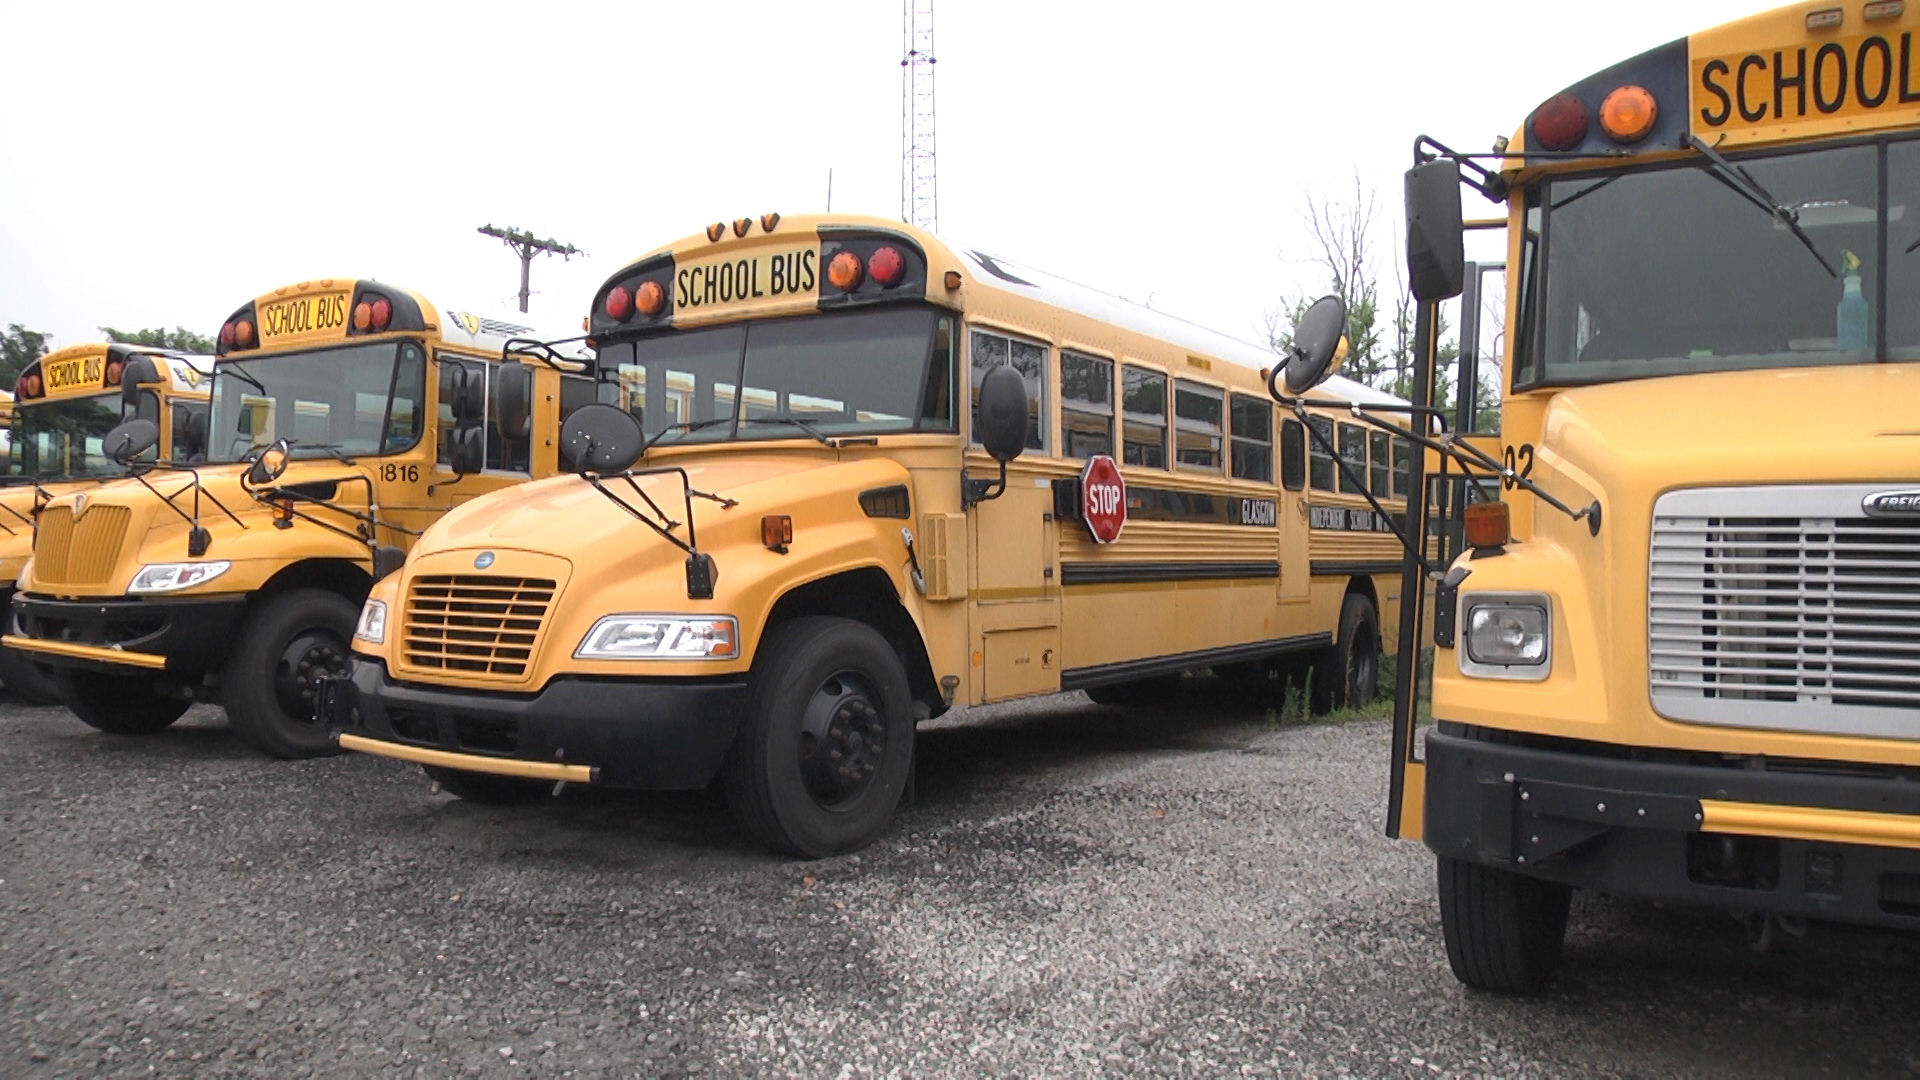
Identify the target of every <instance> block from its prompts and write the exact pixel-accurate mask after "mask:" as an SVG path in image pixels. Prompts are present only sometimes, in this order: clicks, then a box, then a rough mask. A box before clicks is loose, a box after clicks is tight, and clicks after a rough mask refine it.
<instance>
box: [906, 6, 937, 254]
mask: <svg viewBox="0 0 1920 1080" xmlns="http://www.w3.org/2000/svg"><path fill="white" fill-rule="evenodd" d="M901 7H902V9H903V13H904V19H903V20H902V21H903V22H904V24H905V26H904V31H903V34H902V36H903V37H904V39H905V40H904V42H903V44H902V47H903V48H904V49H905V50H906V55H905V56H904V57H902V58H901V60H900V99H901V100H900V105H901V115H900V220H902V221H905V222H907V223H908V224H910V225H918V226H920V227H921V228H923V229H926V230H928V231H929V232H933V231H937V230H938V229H939V228H940V182H939V179H938V178H937V176H936V175H935V162H934V156H933V64H934V59H933V0H904V2H903V3H902V5H901Z"/></svg>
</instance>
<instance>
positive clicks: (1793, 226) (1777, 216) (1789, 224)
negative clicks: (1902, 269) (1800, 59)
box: [1687, 132, 1912, 278]
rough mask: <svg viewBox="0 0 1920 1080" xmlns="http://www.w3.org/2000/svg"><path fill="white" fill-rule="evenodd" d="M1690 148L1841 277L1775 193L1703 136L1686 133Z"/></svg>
mask: <svg viewBox="0 0 1920 1080" xmlns="http://www.w3.org/2000/svg"><path fill="white" fill-rule="evenodd" d="M1687 145H1688V146H1690V147H1692V148H1693V149H1695V150H1698V151H1700V153H1701V155H1702V156H1703V157H1705V158H1706V159H1707V161H1708V162H1710V163H1711V165H1712V168H1710V169H1709V170H1708V173H1709V175H1711V176H1712V177H1713V178H1714V179H1716V180H1718V181H1720V182H1721V183H1723V184H1725V185H1727V187H1729V188H1731V189H1732V190H1733V193H1734V194H1735V195H1738V196H1740V197H1741V198H1743V199H1745V200H1747V201H1748V202H1750V203H1752V204H1753V205H1755V206H1757V207H1759V208H1760V209H1762V210H1765V211H1766V212H1767V214H1768V216H1770V217H1772V218H1773V220H1775V221H1777V222H1779V223H1780V224H1781V225H1784V226H1785V227H1786V229H1787V231H1788V232H1791V233H1792V234H1793V236H1794V239H1796V240H1798V241H1800V243H1801V244H1803V245H1805V246H1806V249H1807V251H1809V252H1811V253H1812V255H1813V257H1814V258H1816V259H1818V260H1820V266H1821V268H1822V269H1824V270H1826V272H1827V276H1828V277H1834V278H1837V277H1839V276H1840V271H1838V270H1835V269H1834V268H1833V264H1832V263H1830V262H1828V261H1827V257H1826V256H1825V255H1822V254H1820V248H1819V246H1818V245H1816V244H1815V243H1814V242H1813V237H1811V236H1808V235H1807V230H1805V229H1803V228H1801V227H1800V215H1799V214H1798V213H1796V212H1794V211H1793V209H1791V208H1790V207H1786V206H1782V205H1780V200H1778V199H1776V198H1774V197H1773V193H1772V192H1769V191H1768V190H1767V189H1766V188H1765V187H1763V186H1762V185H1761V183H1760V181H1758V180H1755V179H1754V178H1753V174H1752V173H1750V172H1748V171H1747V170H1745V169H1743V168H1741V167H1740V166H1738V165H1735V164H1734V163H1733V162H1731V161H1728V160H1727V159H1726V158H1724V157H1721V156H1720V151H1718V150H1715V149H1714V148H1713V147H1711V146H1708V145H1707V144H1706V143H1705V142H1704V141H1702V140H1701V138H1700V136H1698V135H1695V134H1693V133H1692V132H1688V133H1687ZM1908 250H1912V249H1911V248H1909V249H1908Z"/></svg>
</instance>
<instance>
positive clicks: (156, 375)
mask: <svg viewBox="0 0 1920 1080" xmlns="http://www.w3.org/2000/svg"><path fill="white" fill-rule="evenodd" d="M159 381H160V365H158V364H156V363H154V362H153V357H151V356H136V357H133V358H132V359H130V360H128V361H127V362H126V364H125V365H124V366H122V367H121V368H120V415H122V416H131V415H132V414H133V413H134V412H135V411H136V410H137V409H139V407H140V387H141V386H143V385H147V386H151V385H152V384H154V383H157V382H159Z"/></svg>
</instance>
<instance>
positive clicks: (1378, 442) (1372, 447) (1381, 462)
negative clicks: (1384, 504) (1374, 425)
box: [1367, 431, 1392, 499]
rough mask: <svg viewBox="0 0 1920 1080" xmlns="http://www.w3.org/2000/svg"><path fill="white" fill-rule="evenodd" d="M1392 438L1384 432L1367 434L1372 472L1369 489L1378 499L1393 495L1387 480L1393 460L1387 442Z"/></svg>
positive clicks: (1370, 473)
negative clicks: (1389, 463) (1390, 462)
mask: <svg viewBox="0 0 1920 1080" xmlns="http://www.w3.org/2000/svg"><path fill="white" fill-rule="evenodd" d="M1390 437H1391V436H1389V435H1388V434H1387V433H1386V432H1384V431H1369V432H1367V449H1368V451H1369V454H1368V461H1369V468H1371V470H1372V471H1371V472H1369V473H1368V474H1367V479H1368V487H1370V488H1371V489H1372V490H1373V494H1374V496H1375V497H1376V498H1381V499H1384V498H1387V497H1388V496H1389V495H1390V494H1391V493H1392V492H1391V484H1390V481H1389V480H1388V478H1387V473H1388V472H1389V471H1390V470H1389V468H1388V462H1389V461H1390V460H1391V458H1390V457H1389V454H1390V451H1389V450H1388V449H1387V440H1388V439H1389V438H1390Z"/></svg>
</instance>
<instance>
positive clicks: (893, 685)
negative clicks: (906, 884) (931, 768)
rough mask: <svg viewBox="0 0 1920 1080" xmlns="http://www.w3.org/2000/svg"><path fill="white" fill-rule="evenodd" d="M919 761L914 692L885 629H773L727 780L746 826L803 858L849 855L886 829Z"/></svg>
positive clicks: (807, 622)
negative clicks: (882, 631)
mask: <svg viewBox="0 0 1920 1080" xmlns="http://www.w3.org/2000/svg"><path fill="white" fill-rule="evenodd" d="M912 768H913V692H912V689H911V688H910V686H909V684H908V681H907V668H906V665H905V664H903V663H902V662H901V660H900V654H899V653H897V652H895V651H894V649H893V646H892V645H890V644H888V643H887V639H886V638H883V637H881V636H880V634H879V633H878V632H877V631H875V630H874V629H873V628H872V627H869V626H867V625H866V624H864V623H859V622H855V621H853V620H851V619H842V618H829V617H808V618H802V619H794V620H793V621H791V622H787V623H783V624H781V625H779V626H776V627H775V628H773V630H771V631H770V632H769V633H768V634H767V636H766V639H765V640H764V641H762V643H761V645H760V653H759V656H758V657H756V658H755V660H754V664H753V674H752V675H751V676H750V679H749V690H748V697H747V710H746V717H745V720H744V722H743V723H742V724H741V727H740V732H739V734H738V735H737V736H736V737H735V739H734V745H733V749H732V752H731V753H729V754H728V756H727V762H726V764H725V765H724V766H723V767H722V769H721V785H722V787H723V789H724V790H725V792H726V796H727V803H728V805H729V806H730V807H731V808H732V810H733V815H734V817H735V819H736V820H738V821H739V823H740V827H741V828H742V829H744V830H745V831H746V832H747V834H748V835H749V836H751V837H752V838H753V839H754V840H756V841H758V842H759V843H761V844H763V845H765V846H767V847H770V848H772V849H774V850H776V851H780V852H783V853H785V854H788V855H794V856H797V857H799V858H803V859H819V858H825V857H826V856H829V855H843V854H846V853H847V852H850V851H857V850H859V849H860V848H863V847H865V846H867V845H868V844H870V843H872V842H873V840H874V838H875V837H877V836H879V835H880V832H881V830H883V829H885V828H886V826H887V822H888V820H890V819H891V818H892V817H893V811H894V808H895V807H896V806H898V805H899V803H900V796H901V793H902V792H903V791H905V789H906V786H907V778H908V774H909V773H910V772H911V771H912Z"/></svg>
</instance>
